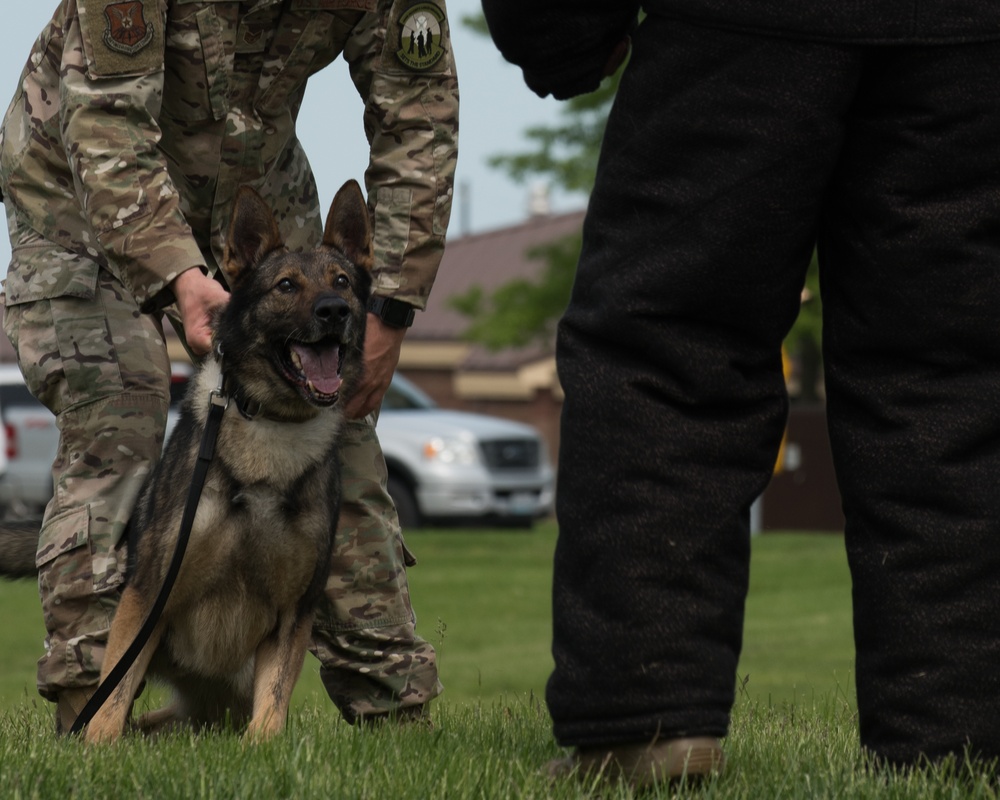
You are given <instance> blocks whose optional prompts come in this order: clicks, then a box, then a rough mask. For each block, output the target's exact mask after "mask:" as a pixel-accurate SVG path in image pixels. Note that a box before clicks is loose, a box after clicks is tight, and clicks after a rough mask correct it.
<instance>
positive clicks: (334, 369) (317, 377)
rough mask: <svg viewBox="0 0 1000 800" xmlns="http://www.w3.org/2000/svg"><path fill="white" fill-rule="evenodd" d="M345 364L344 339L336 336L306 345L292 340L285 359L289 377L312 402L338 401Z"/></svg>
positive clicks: (284, 365) (327, 402)
mask: <svg viewBox="0 0 1000 800" xmlns="http://www.w3.org/2000/svg"><path fill="white" fill-rule="evenodd" d="M343 365H344V357H343V349H342V348H341V345H340V342H337V341H334V340H332V339H327V340H323V341H320V342H315V343H312V344H305V343H304V342H291V343H289V345H288V351H287V353H286V357H285V358H284V359H282V368H283V371H284V373H285V378H286V379H287V380H288V382H289V383H291V384H292V385H293V386H295V387H296V388H298V389H299V391H300V392H302V394H303V395H304V396H305V397H306V399H308V400H309V401H311V402H313V403H315V404H316V405H321V406H329V405H333V404H334V403H335V402H337V397H338V396H339V394H340V386H341V384H342V383H343V380H342V379H341V377H340V370H341V368H342V367H343Z"/></svg>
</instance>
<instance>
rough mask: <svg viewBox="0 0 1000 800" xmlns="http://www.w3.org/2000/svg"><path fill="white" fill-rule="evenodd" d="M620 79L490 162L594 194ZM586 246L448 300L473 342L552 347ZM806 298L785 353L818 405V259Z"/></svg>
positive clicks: (546, 252)
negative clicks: (534, 271) (521, 275)
mask: <svg viewBox="0 0 1000 800" xmlns="http://www.w3.org/2000/svg"><path fill="white" fill-rule="evenodd" d="M462 22H463V23H464V24H465V25H468V26H469V27H470V28H472V29H473V30H476V31H478V32H480V33H482V34H483V35H488V31H487V28H486V21H485V19H484V18H483V16H482V14H477V15H471V16H466V17H464V18H463V20H462ZM623 67H624V65H623ZM620 77H621V70H619V71H618V72H617V73H616V74H615V75H613V76H612V77H610V78H607V79H606V80H604V81H603V83H602V84H601V86H600V87H599V88H598V89H597V90H596V91H594V92H592V93H590V94H586V95H581V96H579V97H574V98H572V99H571V100H568V101H566V102H565V103H563V104H562V107H561V109H560V116H561V120H560V122H561V124H558V125H556V126H554V127H534V128H529V129H528V130H526V131H525V133H524V136H525V139H526V140H527V141H528V143H529V144H530V148H529V149H528V150H526V151H524V152H520V153H513V154H499V155H496V156H494V157H493V158H491V159H490V164H491V165H492V166H494V167H496V168H497V169H500V170H503V171H504V172H506V173H507V174H508V175H509V176H510V177H511V178H513V179H514V180H516V181H519V182H526V181H528V180H529V179H538V178H541V179H543V180H545V181H547V182H548V183H549V184H550V185H552V186H556V187H559V188H562V189H564V190H566V191H570V192H577V191H578V192H583V193H589V192H590V190H591V189H592V188H593V186H594V179H595V176H596V173H597V160H598V157H599V155H600V150H601V140H602V139H603V137H604V128H605V126H606V125H607V121H608V113H609V112H610V110H611V104H612V102H613V101H614V98H615V93H616V92H617V91H618V83H619V80H620ZM580 244H581V241H580V234H579V233H577V234H574V235H572V236H568V237H565V238H563V239H560V240H557V241H555V242H552V243H551V244H547V245H545V246H542V247H537V248H534V249H532V250H531V251H529V252H528V253H526V255H527V257H528V258H530V259H537V260H538V261H539V262H540V263H542V264H543V268H542V269H541V270H540V272H539V274H538V276H537V277H536V278H535V279H534V280H526V279H517V280H514V281H511V282H510V283H507V284H505V285H504V286H501V287H499V288H498V289H496V290H494V291H493V292H492V293H489V292H486V291H485V290H483V288H482V287H479V286H475V287H473V288H472V289H470V290H469V291H468V292H466V293H465V294H461V295H455V296H453V297H451V298H449V303H450V305H451V307H452V308H454V309H455V310H457V311H459V312H460V313H462V314H464V315H465V316H467V317H468V318H469V319H470V320H471V324H470V327H469V329H468V331H467V333H466V338H468V339H469V340H470V341H474V342H477V343H479V344H482V345H484V346H486V347H488V348H490V349H493V350H503V349H506V348H509V347H524V346H527V345H530V344H539V343H540V344H543V345H544V344H551V342H552V341H553V336H554V333H555V327H556V324H557V322H558V320H559V317H561V316H562V313H563V311H564V310H565V308H566V305H567V304H568V303H569V297H570V292H571V290H572V285H573V277H574V275H575V274H576V263H577V260H578V258H579V254H580ZM803 300H804V302H803V304H802V309H801V311H800V313H799V317H798V319H797V320H796V323H795V325H794V327H793V328H792V330H791V332H790V333H789V335H788V337H787V339H786V340H785V348H786V352H787V353H788V355H789V356H791V358H792V359H793V361H794V362H795V365H796V373H797V375H798V377H799V384H800V397H801V398H802V399H810V400H811V399H815V397H816V392H817V386H818V378H819V375H820V372H821V370H820V358H821V356H820V340H821V330H822V323H821V318H822V307H821V304H820V299H819V272H818V268H817V265H816V258H815V255H814V257H813V260H812V263H811V264H810V267H809V272H808V275H807V278H806V286H805V291H804V292H803Z"/></svg>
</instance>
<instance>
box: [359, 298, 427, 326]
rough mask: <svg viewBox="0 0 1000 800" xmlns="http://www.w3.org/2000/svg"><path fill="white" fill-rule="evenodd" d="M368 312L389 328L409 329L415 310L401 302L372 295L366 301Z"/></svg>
mask: <svg viewBox="0 0 1000 800" xmlns="http://www.w3.org/2000/svg"><path fill="white" fill-rule="evenodd" d="M368 311H369V313H371V314H374V315H375V316H376V317H378V318H379V319H380V320H382V322H384V323H385V324H386V325H388V326H389V327H391V328H409V327H410V326H411V325H412V324H413V317H414V314H415V312H416V309H415V308H414V307H413V306H411V305H410V304H409V303H404V302H403V301H402V300H396V299H395V298H392V297H375V296H374V295H372V296H371V297H370V298H369V299H368Z"/></svg>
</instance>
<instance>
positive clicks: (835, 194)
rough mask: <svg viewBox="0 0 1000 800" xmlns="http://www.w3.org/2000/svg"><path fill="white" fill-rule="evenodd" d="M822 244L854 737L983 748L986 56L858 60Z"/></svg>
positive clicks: (993, 521) (997, 89)
mask: <svg viewBox="0 0 1000 800" xmlns="http://www.w3.org/2000/svg"><path fill="white" fill-rule="evenodd" d="M862 85H863V87H864V90H863V92H862V93H861V94H859V96H858V98H857V100H856V102H855V104H854V105H853V107H852V109H851V112H850V114H849V117H848V119H849V123H848V130H847V134H846V141H845V146H844V150H843V154H842V157H841V161H840V166H839V167H838V169H837V173H836V174H837V178H836V181H835V183H834V184H833V186H832V187H831V192H830V198H831V200H830V203H829V208H828V213H827V214H826V216H825V220H826V221H825V223H824V227H823V234H822V237H821V248H820V264H821V274H822V276H823V298H824V309H825V312H826V321H825V326H824V344H825V351H826V354H825V355H826V364H827V392H828V398H829V402H828V412H829V419H830V431H831V441H832V444H833V447H834V457H835V461H836V465H837V472H838V476H839V480H840V483H841V489H842V495H843V498H844V505H845V512H846V517H847V545H848V551H849V556H850V564H851V570H852V575H853V580H854V620H855V638H856V642H857V684H858V706H859V711H860V722H861V738H862V743H863V744H864V745H865V746H866V747H868V748H869V749H870V750H872V751H873V752H874V753H876V754H877V755H879V756H881V757H884V758H886V759H888V760H890V761H894V762H901V763H906V762H912V761H914V760H916V759H917V758H918V757H919V755H920V754H925V755H928V756H931V757H933V756H939V755H942V754H944V753H948V752H955V751H961V750H962V748H963V747H964V746H965V745H966V743H971V745H972V747H973V749H974V750H976V751H978V752H980V753H982V754H984V755H986V756H989V757H994V756H998V755H1000V669H998V665H1000V490H998V488H997V480H998V477H1000V335H998V334H1000V147H998V144H997V143H998V142H1000V45H998V44H996V43H994V44H986V45H972V46H956V47H931V48H887V49H885V50H882V51H879V52H877V53H876V54H874V55H869V58H868V59H867V62H866V71H865V77H864V81H863V84H862Z"/></svg>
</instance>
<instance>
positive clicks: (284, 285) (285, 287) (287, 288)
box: [277, 278, 298, 294]
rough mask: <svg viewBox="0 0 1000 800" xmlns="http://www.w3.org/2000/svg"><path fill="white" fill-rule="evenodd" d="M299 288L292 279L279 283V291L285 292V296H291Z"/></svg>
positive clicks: (282, 280)
mask: <svg viewBox="0 0 1000 800" xmlns="http://www.w3.org/2000/svg"><path fill="white" fill-rule="evenodd" d="M297 288H298V287H297V286H296V285H295V281H293V280H292V279H291V278H282V279H281V280H280V281H278V286H277V289H278V291H279V292H283V293H284V294H290V293H291V292H294V291H295V290H296V289H297Z"/></svg>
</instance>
